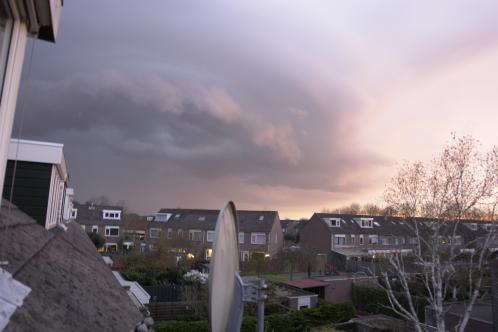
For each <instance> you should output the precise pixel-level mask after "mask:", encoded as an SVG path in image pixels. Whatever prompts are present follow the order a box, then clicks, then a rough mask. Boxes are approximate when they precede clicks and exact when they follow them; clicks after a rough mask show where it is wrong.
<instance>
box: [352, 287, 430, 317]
mask: <svg viewBox="0 0 498 332" xmlns="http://www.w3.org/2000/svg"><path fill="white" fill-rule="evenodd" d="M412 299H413V302H414V305H415V308H416V310H417V314H418V317H419V319H420V320H421V321H422V322H423V321H425V307H426V305H427V304H428V302H427V299H425V298H424V297H421V296H415V295H412ZM398 300H399V302H400V303H401V304H402V305H403V306H405V307H408V301H407V299H406V297H405V296H404V295H400V296H399V298H398ZM353 303H354V306H355V307H356V309H358V310H363V311H366V312H368V313H371V314H385V315H389V316H393V317H398V315H397V314H396V313H394V311H393V310H392V309H390V306H391V305H390V303H389V298H388V297H387V293H386V291H385V290H383V289H381V288H377V287H372V286H358V285H355V286H353Z"/></svg>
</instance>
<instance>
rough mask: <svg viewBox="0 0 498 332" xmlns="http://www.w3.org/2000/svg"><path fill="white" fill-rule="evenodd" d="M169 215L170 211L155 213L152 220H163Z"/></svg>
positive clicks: (166, 219)
mask: <svg viewBox="0 0 498 332" xmlns="http://www.w3.org/2000/svg"><path fill="white" fill-rule="evenodd" d="M169 217H171V213H156V215H155V217H154V221H159V222H165V221H168V219H169Z"/></svg>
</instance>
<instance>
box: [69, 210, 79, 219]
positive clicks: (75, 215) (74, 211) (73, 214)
mask: <svg viewBox="0 0 498 332" xmlns="http://www.w3.org/2000/svg"><path fill="white" fill-rule="evenodd" d="M77 217H78V209H72V210H71V217H70V218H71V219H76V218H77Z"/></svg>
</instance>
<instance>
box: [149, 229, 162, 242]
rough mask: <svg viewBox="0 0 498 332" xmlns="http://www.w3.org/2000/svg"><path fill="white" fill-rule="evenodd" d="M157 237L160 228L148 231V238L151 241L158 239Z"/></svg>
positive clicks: (159, 233)
mask: <svg viewBox="0 0 498 332" xmlns="http://www.w3.org/2000/svg"><path fill="white" fill-rule="evenodd" d="M159 236H161V229H160V228H151V229H149V237H150V238H151V239H158V238H159Z"/></svg>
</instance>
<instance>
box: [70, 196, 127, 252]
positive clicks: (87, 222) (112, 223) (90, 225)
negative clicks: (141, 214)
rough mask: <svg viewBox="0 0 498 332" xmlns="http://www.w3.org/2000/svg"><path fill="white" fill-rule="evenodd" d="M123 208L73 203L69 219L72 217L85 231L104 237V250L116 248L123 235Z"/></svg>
mask: <svg viewBox="0 0 498 332" xmlns="http://www.w3.org/2000/svg"><path fill="white" fill-rule="evenodd" d="M123 217H124V216H123V208H122V207H119V206H101V205H94V204H78V203H74V208H73V210H72V211H71V219H74V220H75V221H76V222H77V223H78V224H80V225H81V227H82V228H83V229H84V230H85V231H86V232H87V233H97V234H99V235H100V236H102V237H103V238H104V239H105V243H104V250H105V251H114V250H117V249H118V242H119V240H120V239H121V238H122V237H123V236H124V222H123Z"/></svg>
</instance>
